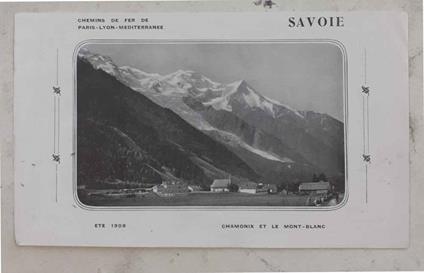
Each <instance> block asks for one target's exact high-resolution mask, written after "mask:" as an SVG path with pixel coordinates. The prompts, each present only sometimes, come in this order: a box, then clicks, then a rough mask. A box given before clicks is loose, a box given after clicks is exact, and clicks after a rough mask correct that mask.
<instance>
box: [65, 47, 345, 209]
mask: <svg viewBox="0 0 424 273" xmlns="http://www.w3.org/2000/svg"><path fill="white" fill-rule="evenodd" d="M243 43H245V44H256V45H258V44H282V43H284V44H329V45H332V46H335V47H336V48H337V49H338V50H340V52H341V54H342V70H343V73H342V86H343V88H342V89H343V96H342V97H343V99H342V103H343V107H342V108H343V121H344V123H343V156H344V194H343V198H342V200H341V201H339V202H338V203H337V204H336V205H334V206H306V205H303V206H283V205H280V206H277V205H273V206H251V205H249V206H232V205H228V206H216V205H208V206H201V205H189V206H187V205H186V206H184V205H173V206H171V205H167V206H154V205H147V206H140V205H128V206H122V205H117V206H101V205H99V206H98V205H88V204H85V203H84V202H82V201H81V200H80V197H79V194H78V173H77V168H78V156H77V153H78V149H77V148H78V142H77V141H78V140H77V132H78V131H77V130H78V126H77V125H78V117H77V109H78V104H77V101H78V100H77V88H78V82H77V61H78V54H79V52H80V50H81V48H83V47H84V46H86V45H93V44H101V45H115V46H116V45H122V44H125V45H128V44H131V45H146V44H149V45H162V44H176V45H182V44H191V45H193V44H194V45H196V44H203V45H204V44H207V45H217V44H218V45H219V44H243ZM73 65H74V69H73V71H74V136H73V145H74V152H75V153H76V156H75V157H74V161H73V193H74V199H75V202H76V204H77V205H78V206H79V207H81V208H83V209H86V210H113V211H116V210H124V211H125V210H166V211H172V210H201V211H202V210H204V211H220V210H224V211H240V210H241V211H332V210H337V209H340V208H342V207H343V206H344V205H345V204H346V203H347V201H348V197H349V190H348V162H347V160H348V158H347V133H348V95H347V92H348V63H347V52H346V48H345V46H344V45H343V44H342V43H341V42H340V41H338V40H333V39H299V40H294V39H289V40H279V39H275V40H274V39H273V40H133V39H131V40H115V39H105V40H98V39H93V40H85V41H82V42H81V43H79V44H78V45H77V46H76V47H75V51H74V55H73ZM230 184H231V176H230ZM164 198H166V197H164Z"/></svg>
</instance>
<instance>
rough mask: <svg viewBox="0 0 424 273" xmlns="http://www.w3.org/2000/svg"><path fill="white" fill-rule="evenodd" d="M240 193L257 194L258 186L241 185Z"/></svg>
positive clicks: (251, 184)
mask: <svg viewBox="0 0 424 273" xmlns="http://www.w3.org/2000/svg"><path fill="white" fill-rule="evenodd" d="M238 186H239V192H243V193H250V194H255V193H257V192H258V184H257V183H255V182H243V183H240V184H239V185H238Z"/></svg>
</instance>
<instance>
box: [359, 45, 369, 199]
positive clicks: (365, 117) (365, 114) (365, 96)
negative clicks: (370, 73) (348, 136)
mask: <svg viewBox="0 0 424 273" xmlns="http://www.w3.org/2000/svg"><path fill="white" fill-rule="evenodd" d="M363 64H364V79H363V80H364V84H363V85H362V86H361V92H362V132H363V134H362V135H363V140H362V141H363V152H362V160H363V161H364V165H365V203H366V204H367V203H368V166H369V165H370V164H371V154H370V133H369V132H370V119H369V98H370V87H369V85H368V81H367V49H366V48H364V50H363Z"/></svg>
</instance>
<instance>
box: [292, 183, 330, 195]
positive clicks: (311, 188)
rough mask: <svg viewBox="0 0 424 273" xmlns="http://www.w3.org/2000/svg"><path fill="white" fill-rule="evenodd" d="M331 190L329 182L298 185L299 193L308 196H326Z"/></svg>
mask: <svg viewBox="0 0 424 273" xmlns="http://www.w3.org/2000/svg"><path fill="white" fill-rule="evenodd" d="M330 189H331V184H330V182H324V181H319V182H306V183H301V184H300V185H299V192H300V193H308V194H327V193H328V192H329V191H330Z"/></svg>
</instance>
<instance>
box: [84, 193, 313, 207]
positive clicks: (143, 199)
mask: <svg viewBox="0 0 424 273" xmlns="http://www.w3.org/2000/svg"><path fill="white" fill-rule="evenodd" d="M80 201H81V202H82V203H83V204H85V205H89V206H307V205H308V203H309V201H310V200H308V196H305V195H295V194H290V195H283V194H247V193H239V192H237V193H229V192H226V193H211V192H193V193H187V194H184V195H176V196H170V197H161V196H158V195H157V194H155V193H152V192H148V193H143V194H137V195H133V196H131V197H129V196H126V197H123V196H114V197H109V196H93V195H92V196H89V197H88V196H87V197H85V198H84V197H82V196H80Z"/></svg>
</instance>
